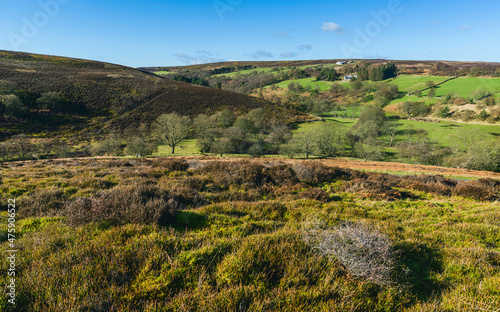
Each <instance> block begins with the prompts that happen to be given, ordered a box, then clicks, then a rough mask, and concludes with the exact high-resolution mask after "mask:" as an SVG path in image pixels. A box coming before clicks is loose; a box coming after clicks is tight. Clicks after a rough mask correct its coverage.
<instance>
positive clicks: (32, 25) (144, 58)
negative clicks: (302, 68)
mask: <svg viewBox="0 0 500 312" xmlns="http://www.w3.org/2000/svg"><path fill="white" fill-rule="evenodd" d="M0 3H1V5H2V10H0V49H2V50H15V51H25V52H33V53H41V54H51V55H61V56H69V57H76V58H84V59H92V60H99V61H105V62H111V63H118V64H123V65H128V66H134V67H139V66H160V65H164V66H170V65H185V64H195V63H207V62H216V61H227V60H266V61H267V60H302V59H346V58H386V59H398V60H460V61H494V62H500V53H498V51H500V36H499V35H498V34H500V23H499V22H498V20H499V13H500V3H498V2H496V1H486V0H476V1H474V2H470V1H463V0H455V1H429V0H420V1H419V0H400V1H398V0H383V1H380V0H371V1H367V0H358V1H356V0H351V1H296V0H286V1H261V0H184V1H175V2H174V1H163V0H141V1H138V0H137V1H131V0H120V1H115V0H99V1H97V0H85V1H84V0H37V1H31V0H29V1H28V0H25V1H11V0H0Z"/></svg>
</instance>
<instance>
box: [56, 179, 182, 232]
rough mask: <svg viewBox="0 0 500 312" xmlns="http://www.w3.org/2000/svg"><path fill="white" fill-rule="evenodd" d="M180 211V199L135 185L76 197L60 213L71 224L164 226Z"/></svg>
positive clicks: (148, 186) (149, 186)
mask: <svg viewBox="0 0 500 312" xmlns="http://www.w3.org/2000/svg"><path fill="white" fill-rule="evenodd" d="M180 208H181V203H180V202H179V200H178V199H176V198H174V197H172V196H171V195H170V194H169V193H168V192H167V191H165V190H162V189H161V188H159V187H158V186H152V185H134V186H129V187H126V188H114V189H112V190H109V191H103V192H99V193H98V194H96V195H95V196H93V197H78V198H75V199H73V200H71V201H68V202H67V203H66V204H65V205H64V207H63V210H62V212H61V214H62V215H63V216H65V217H66V218H67V221H68V223H69V224H71V225H81V224H85V223H88V222H101V221H111V222H114V223H117V224H124V223H136V224H159V225H164V224H168V223H170V222H171V221H172V220H173V218H174V215H175V211H177V210H179V209H180Z"/></svg>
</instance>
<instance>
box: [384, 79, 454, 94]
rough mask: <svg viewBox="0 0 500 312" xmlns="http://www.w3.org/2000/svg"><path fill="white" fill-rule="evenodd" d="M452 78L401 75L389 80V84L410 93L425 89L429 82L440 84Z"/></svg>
mask: <svg viewBox="0 0 500 312" xmlns="http://www.w3.org/2000/svg"><path fill="white" fill-rule="evenodd" d="M449 78H451V77H442V76H417V75H401V76H398V77H397V78H394V79H389V80H388V82H389V83H392V84H395V85H397V86H398V87H399V90H400V91H408V90H409V89H412V90H417V89H425V88H426V85H425V83H426V82H427V81H433V82H434V83H436V84H437V83H440V82H443V81H445V80H446V79H449Z"/></svg>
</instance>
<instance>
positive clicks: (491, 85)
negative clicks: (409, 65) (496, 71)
mask: <svg viewBox="0 0 500 312" xmlns="http://www.w3.org/2000/svg"><path fill="white" fill-rule="evenodd" d="M475 90H488V91H489V92H492V93H494V92H500V78H476V77H459V78H457V79H454V80H451V81H448V82H446V83H445V84H443V85H441V86H438V87H437V88H436V96H438V97H439V96H446V95H448V94H449V93H455V94H457V95H458V96H460V97H464V98H467V97H469V96H471V94H472V92H473V91H475ZM427 93H428V91H425V92H423V93H422V94H423V95H427Z"/></svg>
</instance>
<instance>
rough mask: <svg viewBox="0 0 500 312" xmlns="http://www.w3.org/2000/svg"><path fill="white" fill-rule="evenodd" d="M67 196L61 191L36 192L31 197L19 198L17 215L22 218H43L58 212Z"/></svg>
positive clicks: (57, 189)
mask: <svg viewBox="0 0 500 312" xmlns="http://www.w3.org/2000/svg"><path fill="white" fill-rule="evenodd" d="M66 200H67V196H66V194H65V193H64V190H63V189H59V188H56V189H47V190H38V191H36V192H34V193H33V194H31V195H26V196H23V197H21V200H20V202H19V205H18V206H19V207H22V209H21V210H20V211H19V213H20V214H21V215H22V216H23V217H45V216H48V215H50V214H53V213H57V212H58V211H60V210H61V209H62V208H63V206H64V202H65V201H66Z"/></svg>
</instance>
